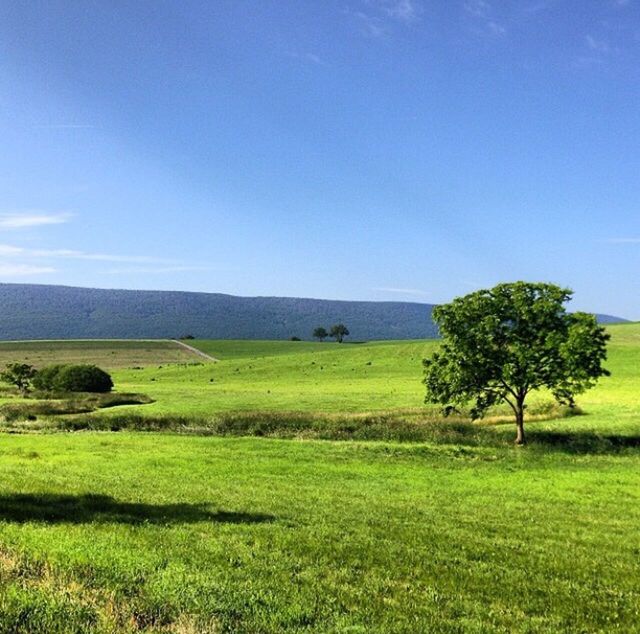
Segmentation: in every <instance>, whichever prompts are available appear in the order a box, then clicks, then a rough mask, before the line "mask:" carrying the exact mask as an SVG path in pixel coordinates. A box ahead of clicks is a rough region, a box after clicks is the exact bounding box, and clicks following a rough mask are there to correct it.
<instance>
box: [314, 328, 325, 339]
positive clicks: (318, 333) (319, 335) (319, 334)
mask: <svg viewBox="0 0 640 634" xmlns="http://www.w3.org/2000/svg"><path fill="white" fill-rule="evenodd" d="M313 336H314V338H315V339H317V340H318V341H324V340H325V339H326V338H327V337H328V336H329V333H328V332H327V330H326V328H324V327H323V326H318V327H317V328H316V329H315V330H314V331H313Z"/></svg>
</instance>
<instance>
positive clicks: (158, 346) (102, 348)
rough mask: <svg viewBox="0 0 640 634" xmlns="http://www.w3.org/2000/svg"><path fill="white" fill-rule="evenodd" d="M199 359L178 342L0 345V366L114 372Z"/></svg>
mask: <svg viewBox="0 0 640 634" xmlns="http://www.w3.org/2000/svg"><path fill="white" fill-rule="evenodd" d="M201 360H202V359H201V358H200V357H199V356H198V355H197V354H194V353H193V352H191V351H189V350H187V349H186V348H185V347H184V346H182V345H180V344H179V343H177V342H175V341H171V340H163V339H157V340H153V339H147V340H144V339H135V340H125V339H120V340H105V339H84V340H77V341H55V340H51V341H2V342H0V367H4V365H6V364H7V363H11V362H20V363H28V364H30V365H33V366H35V367H36V368H41V367H43V366H45V365H51V364H54V363H93V364H95V365H99V366H101V367H103V368H105V369H108V370H113V369H116V368H129V367H136V366H148V365H157V364H162V363H194V362H197V361H201Z"/></svg>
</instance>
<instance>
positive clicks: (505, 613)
mask: <svg viewBox="0 0 640 634" xmlns="http://www.w3.org/2000/svg"><path fill="white" fill-rule="evenodd" d="M609 330H610V332H611V333H612V341H611V344H610V354H609V361H608V363H607V367H608V368H609V369H610V370H611V372H612V376H611V377H609V378H606V379H604V380H602V381H601V383H600V384H599V385H598V387H597V388H595V389H594V390H592V391H590V392H588V393H586V394H584V395H582V396H581V397H579V398H578V404H579V406H580V407H581V409H582V410H583V412H584V413H583V415H581V416H574V417H570V418H557V419H554V418H549V416H547V417H546V418H547V420H540V421H535V422H534V421H531V422H530V423H529V425H528V426H527V431H528V434H529V438H530V440H531V443H530V444H529V445H528V446H527V447H526V448H515V447H513V446H512V444H511V441H512V437H513V435H514V430H513V429H512V427H514V425H513V423H511V422H502V421H501V419H500V418H496V419H495V420H493V421H489V422H492V423H493V424H470V423H468V422H464V421H453V422H448V421H443V420H441V419H439V418H437V414H436V411H435V409H433V408H424V406H423V405H422V394H423V386H422V385H421V383H420V379H421V372H422V370H421V364H420V362H421V359H422V357H423V356H425V355H426V354H428V353H429V352H430V351H431V350H433V349H434V346H436V345H437V342H433V341H407V342H376V343H362V344H346V343H345V344H342V345H338V344H334V343H322V344H319V343H306V342H246V341H245V342H233V341H195V342H190V343H192V344H193V345H195V346H196V347H198V348H199V349H200V350H202V351H204V352H206V353H207V354H210V355H211V356H214V357H216V358H217V359H219V361H218V362H209V361H206V360H204V359H202V358H195V359H193V358H191V361H194V362H193V363H186V362H184V361H179V362H176V361H172V360H170V358H169V356H168V357H162V356H161V354H159V355H158V356H156V357H155V358H154V360H153V361H152V362H150V363H148V364H143V363H140V362H138V361H134V360H132V361H131V364H130V365H127V364H120V363H118V364H114V365H111V366H108V364H106V363H105V367H110V369H112V371H113V376H114V380H115V383H116V387H117V389H118V391H120V392H127V393H129V392H131V393H141V394H145V395H148V396H149V397H150V398H151V399H153V401H154V402H153V403H150V404H146V405H135V406H126V405H125V406H118V407H112V408H109V409H105V410H100V411H99V412H97V413H95V414H92V416H94V417H96V418H98V419H102V418H104V419H106V420H111V419H114V418H117V417H119V416H121V417H126V416H128V415H132V414H133V413H135V414H136V415H137V416H138V415H139V416H140V417H142V418H144V417H150V418H152V417H154V416H159V417H165V418H167V419H171V418H172V417H183V418H184V419H185V420H188V419H189V418H190V417H192V418H193V419H194V420H195V419H199V418H200V419H204V420H207V419H209V418H211V419H215V418H216V417H219V416H222V415H232V414H233V415H237V416H243V415H246V416H249V415H251V416H252V417H254V418H260V417H261V416H262V417H264V418H266V419H269V420H272V421H274V420H278V418H282V420H289V418H288V417H291V416H293V414H294V413H297V414H296V415H297V416H299V417H300V419H301V420H303V419H304V418H305V416H306V417H313V416H328V417H329V418H331V417H332V416H335V417H340V416H351V417H358V416H376V415H378V414H379V415H380V416H382V417H384V416H390V419H389V420H391V421H393V420H395V418H400V419H401V418H403V417H405V418H408V419H410V420H411V422H412V424H413V425H414V426H416V428H418V427H420V426H421V425H422V426H423V427H424V429H425V430H426V431H425V434H424V436H423V437H422V438H423V440H422V441H421V442H397V438H396V439H394V438H395V437H393V436H391V437H390V438H389V439H387V440H377V441H367V440H362V439H355V440H354V439H351V440H349V441H346V442H345V441H340V442H336V441H329V440H319V439H308V437H307V436H305V434H304V433H293V434H291V436H292V437H291V438H287V439H283V438H256V437H241V438H240V437H215V436H204V435H196V434H194V435H185V434H176V433H166V432H165V433H139V432H138V433H137V432H131V431H120V432H118V433H111V432H98V431H84V432H82V433H59V432H58V433H53V430H55V429H56V428H55V427H51V428H45V429H49V432H48V433H46V432H43V431H39V432H37V433H36V432H34V431H33V429H36V427H29V425H25V426H22V427H20V426H17V427H14V428H11V430H12V431H14V432H20V433H11V434H2V435H1V436H0V632H182V633H190V632H193V633H195V632H255V633H262V632H272V633H276V632H326V633H329V632H331V633H334V632H335V633H338V632H363V633H365V632H366V633H369V632H380V633H383V632H384V633H386V632H411V633H413V632H443V633H445V632H446V633H463V632H465V633H466V632H475V633H478V634H479V633H484V632H504V633H507V632H508V633H511V632H515V633H519V632H522V633H525V632H526V633H534V632H549V633H556V632H566V633H574V632H583V633H596V632H620V633H627V632H640V573H639V567H638V562H639V561H640V402H639V401H640V399H639V395H640V325H635V324H633V325H624V326H611V327H610V328H609ZM1 345H6V344H1ZM16 345H18V344H16ZM105 345H106V344H105ZM123 345H124V344H123ZM130 345H132V346H134V345H135V342H130ZM30 354H35V351H34V350H32V351H30ZM91 354H92V353H89V354H88V356H86V357H85V358H84V359H83V360H85V361H96V362H97V359H93V358H92V357H91ZM15 360H20V359H19V358H16V359H15ZM139 367H141V369H137V368H139ZM7 398H8V397H7ZM13 398H14V399H15V397H13ZM15 400H16V401H17V400H18V399H15ZM547 401H548V397H547V396H545V395H544V394H541V395H538V396H537V398H536V399H534V403H533V405H532V411H533V412H535V411H537V410H536V408H538V409H539V410H540V411H543V405H544V403H546V402H547ZM260 412H262V414H261V413H260ZM377 413H378V414H377ZM552 414H553V413H552V412H551V415H552ZM77 418H78V419H81V418H82V415H78V416H77ZM422 418H424V422H421V420H422ZM296 420H297V419H296ZM36 422H39V421H36ZM388 424H389V425H390V426H391V427H392V423H391V422H389V423H388ZM391 427H390V428H391ZM347 437H348V435H347V436H345V438H347ZM351 437H352V438H357V436H355V435H352V436H351Z"/></svg>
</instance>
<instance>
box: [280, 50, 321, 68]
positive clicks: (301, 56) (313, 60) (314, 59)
mask: <svg viewBox="0 0 640 634" xmlns="http://www.w3.org/2000/svg"><path fill="white" fill-rule="evenodd" d="M288 55H289V57H292V58H293V59H297V60H300V61H301V62H306V63H309V64H316V65H318V66H324V60H323V59H322V58H321V57H320V55H316V54H315V53H309V52H307V53H299V52H297V51H291V52H289V53H288Z"/></svg>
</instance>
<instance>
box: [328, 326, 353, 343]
mask: <svg viewBox="0 0 640 634" xmlns="http://www.w3.org/2000/svg"><path fill="white" fill-rule="evenodd" d="M329 336H330V337H333V338H334V339H335V340H336V341H337V342H338V343H342V340H343V339H344V338H345V337H347V336H349V329H348V328H347V327H346V326H345V325H344V324H334V325H333V326H331V330H330V331H329Z"/></svg>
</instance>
